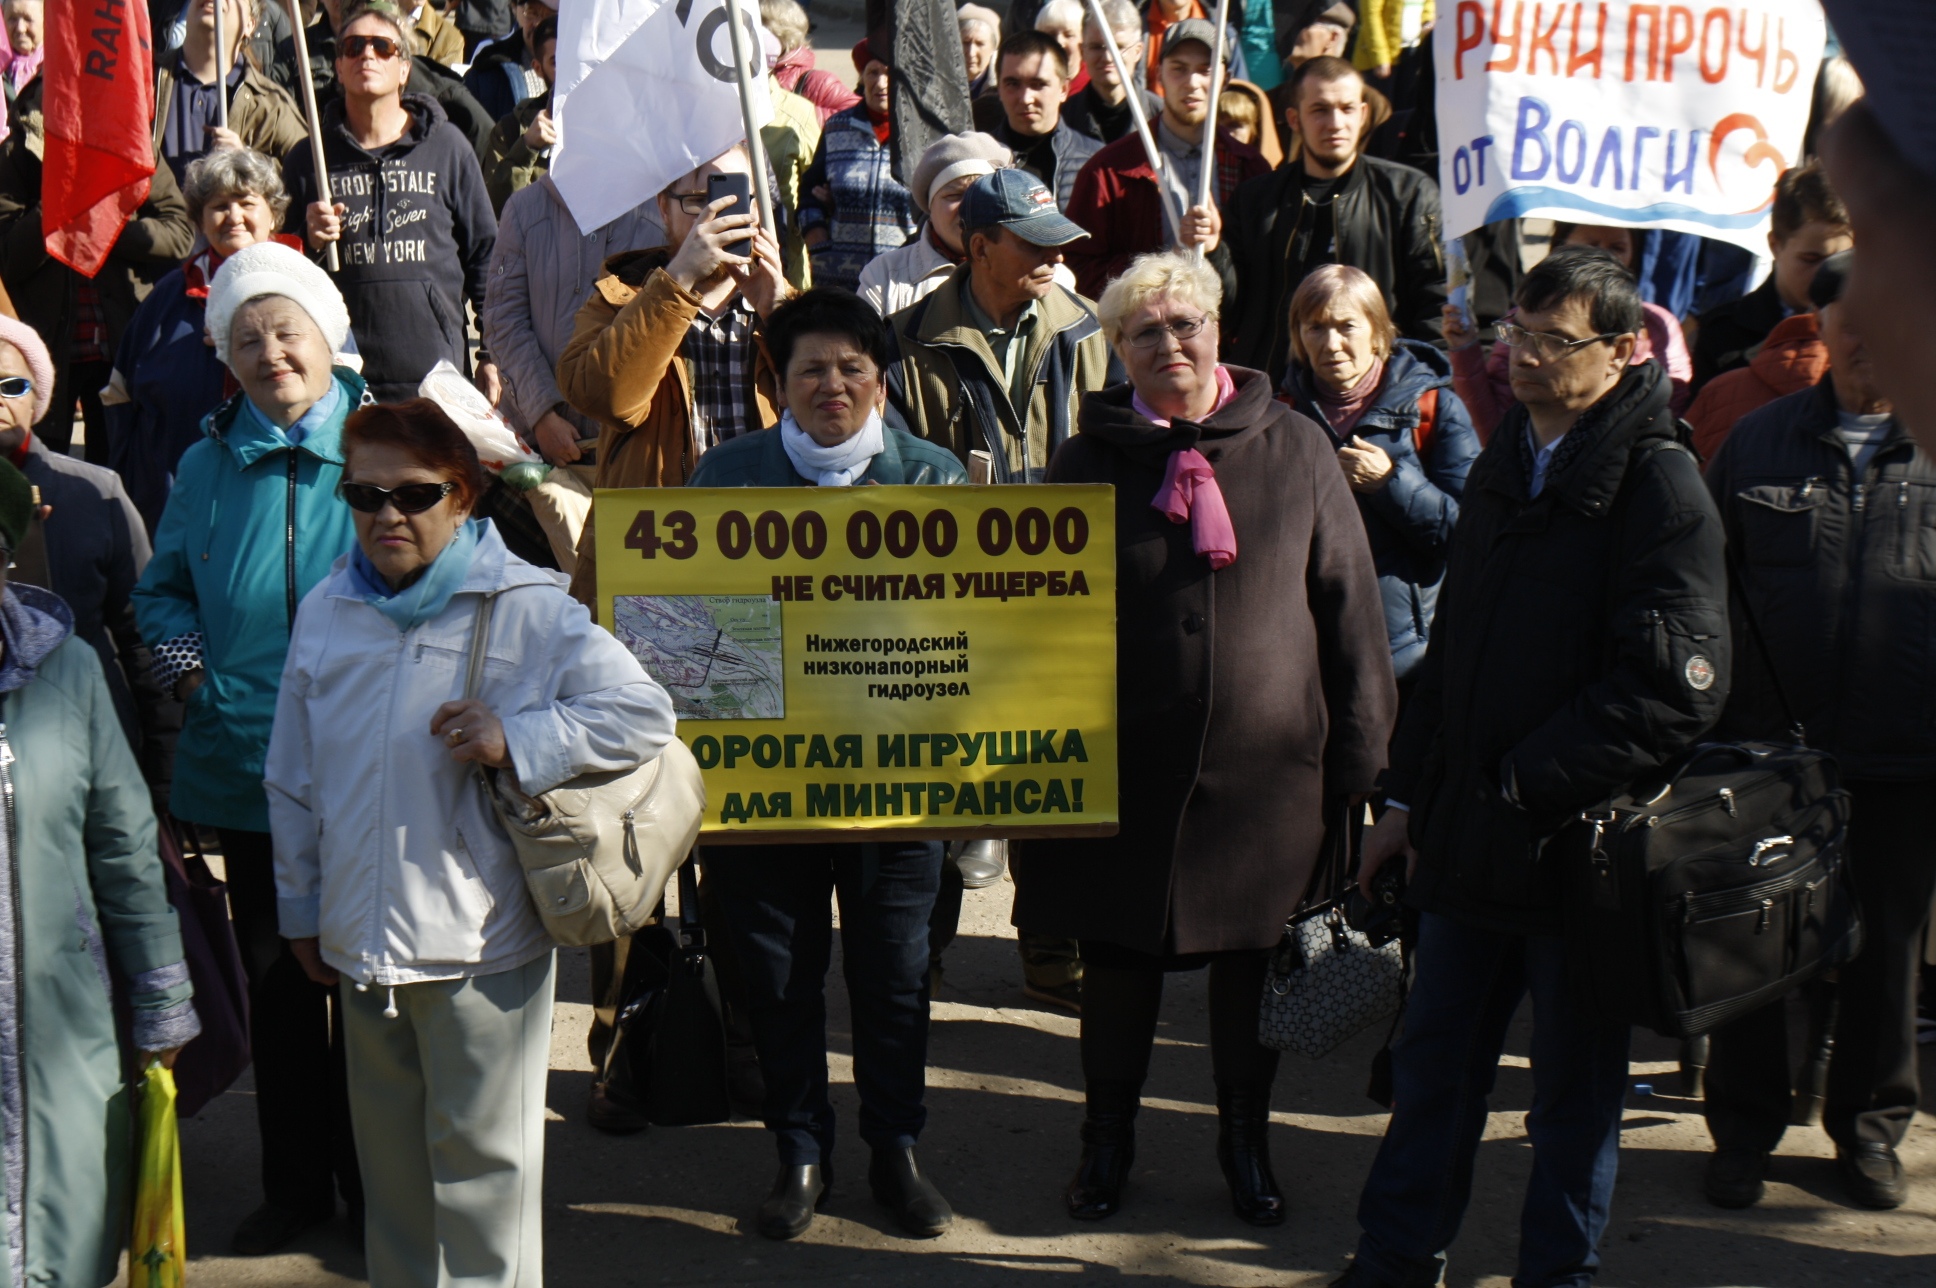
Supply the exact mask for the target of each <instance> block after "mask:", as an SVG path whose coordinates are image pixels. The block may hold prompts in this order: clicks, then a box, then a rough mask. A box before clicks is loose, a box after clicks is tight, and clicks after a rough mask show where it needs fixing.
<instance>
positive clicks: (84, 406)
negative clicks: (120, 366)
mask: <svg viewBox="0 0 1936 1288" xmlns="http://www.w3.org/2000/svg"><path fill="white" fill-rule="evenodd" d="M113 375H114V368H113V366H112V365H111V364H109V363H106V362H75V363H70V364H68V367H67V369H66V370H65V371H62V372H60V373H59V374H58V375H57V376H56V377H55V380H54V397H53V401H52V402H51V403H49V404H48V409H47V415H46V416H45V417H44V418H43V419H42V420H41V422H40V424H38V425H35V426H34V433H36V434H38V435H40V441H41V442H43V443H45V444H47V450H48V451H50V452H56V453H59V454H60V455H63V456H64V455H66V454H67V449H68V448H70V447H72V446H73V445H74V400H75V399H76V398H78V399H80V402H81V423H82V424H83V425H84V426H85V427H86V428H87V446H86V448H85V451H86V453H87V463H88V464H90V465H106V464H107V463H108V418H107V413H106V412H105V411H103V410H102V408H101V389H102V387H103V386H105V385H106V384H107V382H108V380H109V379H110V378H112V377H113Z"/></svg>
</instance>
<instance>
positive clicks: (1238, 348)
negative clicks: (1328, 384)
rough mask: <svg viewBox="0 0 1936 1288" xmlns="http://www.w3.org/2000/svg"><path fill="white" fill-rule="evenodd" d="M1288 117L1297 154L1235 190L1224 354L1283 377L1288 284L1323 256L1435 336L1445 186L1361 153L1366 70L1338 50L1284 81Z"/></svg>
mask: <svg viewBox="0 0 1936 1288" xmlns="http://www.w3.org/2000/svg"><path fill="white" fill-rule="evenodd" d="M1285 94H1286V96H1287V98H1288V101H1289V102H1290V103H1291V104H1292V106H1290V107H1288V108H1286V109H1285V112H1284V119H1285V122H1286V124H1287V125H1288V126H1289V128H1290V136H1291V137H1292V138H1295V139H1296V140H1297V142H1298V149H1299V151H1298V157H1297V159H1296V160H1295V161H1286V162H1285V163H1284V164H1283V165H1282V166H1279V167H1278V168H1277V169H1276V170H1273V171H1272V172H1271V173H1269V174H1267V175H1263V176H1261V177H1259V178H1256V179H1252V180H1250V181H1249V182H1248V183H1246V184H1244V186H1243V187H1242V188H1239V189H1238V190H1237V194H1236V196H1235V197H1233V198H1232V199H1231V201H1230V202H1229V207H1228V210H1227V211H1226V216H1227V217H1226V218H1225V220H1224V225H1225V227H1224V233H1223V236H1224V239H1225V241H1226V242H1227V243H1228V244H1229V251H1230V258H1229V266H1228V269H1227V270H1226V272H1225V276H1224V336H1225V341H1224V355H1225V357H1226V359H1227V360H1228V361H1231V362H1235V363H1237V364H1239V365H1241V366H1246V367H1255V368H1257V369H1259V370H1262V371H1268V372H1269V373H1270V375H1271V379H1272V380H1280V379H1282V378H1283V374H1284V365H1285V363H1286V361H1287V360H1288V358H1289V353H1290V336H1289V334H1288V333H1287V332H1286V330H1285V318H1286V317H1287V316H1288V311H1289V308H1290V302H1291V293H1292V292H1293V291H1295V290H1296V289H1297V285H1298V283H1299V282H1301V281H1303V280H1304V277H1305V275H1306V274H1307V273H1309V272H1310V271H1311V270H1312V269H1314V268H1316V267H1317V266H1318V265H1320V264H1349V265H1350V266H1351V267H1353V268H1357V269H1362V270H1363V271H1364V272H1366V273H1368V274H1369V275H1370V276H1371V280H1372V281H1374V282H1376V283H1378V287H1379V289H1380V290H1381V291H1383V292H1384V294H1385V299H1386V300H1387V301H1389V302H1390V307H1391V315H1392V321H1393V322H1394V323H1396V324H1397V326H1398V330H1399V333H1400V334H1402V335H1404V336H1405V337H1406V338H1408V339H1412V340H1428V341H1436V340H1437V339H1438V338H1439V334H1440V328H1441V326H1442V320H1441V317H1440V313H1439V310H1440V308H1441V307H1442V306H1443V305H1444V303H1445V257H1444V251H1443V250H1442V248H1441V246H1440V238H1441V235H1442V231H1443V230H1442V221H1441V219H1440V213H1439V189H1438V185H1437V184H1435V183H1433V182H1432V180H1431V179H1429V178H1428V177H1426V176H1425V175H1424V174H1423V173H1421V172H1420V171H1418V170H1414V169H1413V168H1412V167H1410V166H1407V165H1400V164H1398V163H1397V162H1395V161H1385V160H1381V159H1379V158H1378V157H1373V156H1366V155H1364V152H1363V145H1364V139H1365V132H1366V129H1367V127H1368V126H1369V123H1370V112H1369V110H1368V107H1367V104H1366V102H1365V82H1364V78H1363V77H1362V76H1360V75H1359V74H1358V71H1357V69H1355V68H1354V67H1352V65H1351V64H1350V63H1347V62H1345V61H1344V60H1343V59H1339V58H1330V57H1324V58H1313V59H1311V60H1310V61H1308V62H1306V63H1304V64H1302V65H1301V66H1300V67H1299V68H1298V69H1297V71H1296V72H1294V73H1293V74H1292V76H1291V79H1290V80H1289V81H1288V82H1286V85H1285Z"/></svg>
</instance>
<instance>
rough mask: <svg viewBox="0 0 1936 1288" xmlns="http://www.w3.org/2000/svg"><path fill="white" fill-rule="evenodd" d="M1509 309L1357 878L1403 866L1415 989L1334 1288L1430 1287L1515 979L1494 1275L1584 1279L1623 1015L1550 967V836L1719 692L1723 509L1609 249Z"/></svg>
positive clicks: (1555, 897)
mask: <svg viewBox="0 0 1936 1288" xmlns="http://www.w3.org/2000/svg"><path fill="white" fill-rule="evenodd" d="M1516 303H1517V304H1518V306H1519V313H1518V317H1517V319H1516V325H1514V326H1513V327H1512V328H1511V329H1510V331H1509V332H1507V333H1506V334H1507V335H1508V342H1509V343H1510V344H1511V346H1512V365H1511V377H1512V388H1513V393H1514V394H1515V395H1517V397H1518V400H1519V401H1518V402H1517V404H1515V405H1514V407H1513V408H1512V410H1511V411H1509V412H1508V413H1507V415H1506V419H1505V420H1504V422H1502V423H1501V425H1500V427H1499V429H1498V430H1497V431H1495V432H1494V434H1493V436H1492V440H1491V442H1490V443H1489V444H1488V445H1487V447H1486V450H1485V451H1484V452H1483V453H1482V454H1481V455H1480V457H1479V459H1478V460H1477V461H1476V462H1475V463H1474V464H1473V466H1472V471H1471V473H1470V474H1469V475H1468V476H1467V479H1466V488H1465V497H1464V500H1463V502H1462V503H1461V508H1460V514H1459V530H1458V532H1457V534H1456V535H1455V536H1454V537H1453V539H1452V546H1451V549H1450V552H1449V554H1448V558H1447V570H1446V574H1445V581H1444V583H1443V586H1442V588H1441V590H1440V591H1439V605H1438V615H1437V618H1436V620H1435V623H1434V626H1433V631H1432V643H1431V647H1430V649H1429V650H1428V651H1427V653H1426V655H1425V661H1424V662H1423V663H1422V664H1421V666H1420V669H1419V672H1418V683H1417V688H1416V690H1415V691H1414V693H1413V695H1412V699H1411V701H1410V703H1409V704H1408V705H1407V707H1406V709H1405V712H1404V714H1403V715H1402V717H1401V718H1400V721H1399V726H1398V734H1397V737H1396V738H1395V739H1394V740H1393V743H1392V753H1391V767H1390V768H1389V769H1388V770H1387V771H1386V773H1385V776H1384V778H1383V779H1382V780H1381V782H1380V790H1381V792H1382V793H1383V794H1384V796H1385V797H1386V802H1387V805H1388V806H1389V808H1388V809H1387V810H1386V811H1385V814H1384V816H1383V817H1382V818H1381V819H1379V821H1378V823H1377V825H1376V826H1375V827H1373V828H1372V829H1371V830H1370V831H1369V832H1368V833H1367V834H1366V837H1365V845H1364V860H1363V864H1362V871H1361V874H1360V882H1361V884H1362V886H1363V888H1364V889H1365V891H1366V892H1367V893H1369V892H1370V891H1371V889H1372V883H1373V881H1374V880H1375V878H1376V877H1377V875H1378V873H1379V872H1380V871H1381V870H1382V869H1383V868H1384V866H1385V865H1386V864H1388V863H1392V862H1404V863H1405V864H1406V865H1407V867H1408V868H1409V869H1410V870H1411V872H1412V876H1411V882H1410V886H1409V889H1408V891H1407V894H1406V898H1407V901H1408V902H1409V903H1410V904H1411V905H1412V906H1413V907H1414V908H1416V909H1418V910H1419V937H1418V946H1417V950H1416V964H1417V981H1418V982H1417V983H1416V984H1415V985H1414V986H1413V989H1412V993H1411V996H1410V998H1409V1000H1408V1001H1407V1003H1406V1008H1405V1020H1404V1024H1403V1026H1402V1027H1401V1029H1400V1032H1399V1036H1398V1038H1397V1040H1396V1041H1395V1042H1394V1043H1393V1046H1392V1094H1393V1102H1394V1109H1393V1113H1392V1117H1391V1121H1390V1123H1389V1125H1388V1126H1387V1128H1386V1131H1385V1139H1384V1143H1383V1144H1382V1145H1381V1146H1380V1147H1379V1151H1378V1156H1377V1159H1376V1160H1375V1161H1374V1162H1373V1164H1372V1168H1371V1175H1370V1177H1369V1178H1368V1179H1367V1180H1366V1182H1365V1188H1364V1193H1363V1195H1362V1197H1361V1198H1360V1200H1359V1205H1358V1223H1359V1225H1360V1227H1361V1228H1362V1235H1361V1237H1360V1239H1359V1242H1358V1253H1357V1257H1356V1259H1355V1261H1354V1262H1353V1265H1352V1268H1351V1270H1350V1272H1349V1273H1347V1274H1346V1275H1345V1276H1344V1278H1342V1279H1340V1280H1338V1281H1337V1282H1338V1283H1339V1284H1340V1285H1347V1286H1348V1288H1412V1285H1429V1284H1437V1283H1440V1282H1442V1281H1443V1280H1442V1276H1443V1274H1444V1263H1445V1249H1446V1247H1447V1246H1448V1245H1449V1244H1451V1242H1452V1240H1453V1238H1454V1237H1455V1236H1456V1235H1457V1234H1458V1230H1459V1225H1460V1222H1461V1220H1462V1219H1463V1217H1464V1215H1465V1207H1466V1203H1467V1201H1468V1200H1469V1197H1470V1195H1471V1189H1472V1170H1473V1165H1474V1160H1475V1155H1476V1152H1477V1149H1478V1145H1479V1140H1480V1137H1481V1135H1482V1134H1483V1133H1484V1131H1485V1125H1486V1097H1487V1096H1488V1095H1489V1094H1490V1092H1491V1090H1492V1085H1493V1081H1494V1079H1495V1077H1496V1076H1497V1069H1498V1064H1499V1055H1500V1052H1501V1050H1502V1049H1503V1047H1504V1045H1505V1040H1506V1032H1507V1029H1508V1028H1509V1026H1510V1025H1511V1023H1512V1018H1513V1013H1514V1012H1515V1011H1517V1010H1518V1009H1519V1006H1520V1003H1521V1002H1522V1001H1523V1000H1524V999H1525V998H1526V997H1527V995H1529V994H1530V995H1531V998H1532V1010H1533V1038H1532V1062H1533V1063H1532V1069H1533V1081H1534V1086H1535V1097H1534V1105H1533V1110H1532V1112H1531V1113H1530V1114H1529V1115H1527V1120H1526V1127H1527V1134H1528V1136H1529V1137H1530V1139H1531V1143H1532V1149H1533V1173H1532V1179H1531V1182H1530V1184H1529V1185H1528V1187H1527V1193H1526V1201H1525V1205H1524V1208H1523V1209H1522V1215H1521V1221H1520V1238H1519V1264H1518V1269H1517V1273H1516V1274H1515V1275H1514V1277H1513V1282H1514V1283H1516V1284H1527V1285H1535V1284H1537V1285H1542V1286H1545V1288H1559V1286H1561V1285H1566V1286H1569V1288H1571V1286H1576V1285H1585V1284H1587V1283H1589V1282H1591V1280H1592V1278H1593V1275H1594V1272H1595V1271H1596V1269H1597V1268H1598V1266H1599V1255H1600V1254H1599V1243H1600V1239H1601V1236H1602V1235H1603V1234H1604V1233H1605V1232H1606V1225H1607V1217H1608V1212H1609V1209H1610V1207H1611V1205H1612V1199H1613V1183H1614V1175H1615V1171H1616V1169H1617V1165H1618V1161H1619V1146H1620V1113H1621V1105H1622V1102H1623V1101H1624V1099H1625V1096H1626V1085H1627V1041H1628V1027H1627V1025H1626V1024H1625V1023H1624V1022H1615V1021H1610V1020H1607V1019H1603V1018H1601V1017H1600V1016H1598V1015H1597V1014H1596V1013H1595V1009H1594V1007H1593V1006H1592V1005H1591V1003H1590V1002H1589V1001H1588V1000H1587V999H1585V998H1584V997H1582V996H1580V995H1579V993H1578V992H1577V991H1576V989H1575V986H1574V984H1573V983H1572V982H1571V981H1570V980H1569V978H1568V971H1567V961H1566V957H1567V948H1566V944H1565V942H1564V940H1563V939H1562V938H1561V934H1560V891H1559V883H1560V880H1561V874H1560V872H1559V870H1558V869H1557V867H1556V864H1555V861H1554V860H1553V859H1552V858H1550V857H1546V856H1544V855H1543V854H1542V850H1543V849H1544V848H1545V847H1546V845H1547V843H1548V841H1550V840H1551V839H1552V837H1553V836H1554V835H1555V834H1556V833H1558V832H1559V831H1560V829H1561V828H1562V827H1563V826H1564V825H1565V824H1566V823H1567V822H1569V821H1570V820H1572V819H1574V818H1575V817H1577V816H1578V815H1579V813H1580V811H1582V810H1584V809H1588V808H1590V807H1592V806H1593V805H1595V804H1597V803H1598V802H1600V801H1602V800H1605V799H1606V798H1607V797H1608V796H1610V795H1613V794H1614V793H1617V792H1621V791H1625V790H1627V789H1629V788H1631V787H1632V786H1634V785H1635V784H1636V783H1637V782H1638V781H1639V780H1640V779H1641V778H1642V777H1643V776H1644V775H1647V774H1650V773H1652V772H1654V771H1655V770H1657V769H1658V767H1659V766H1661V765H1662V764H1665V763H1666V762H1668V761H1669V760H1671V759H1673V758H1674V757H1675V756H1676V755H1678V754H1679V753H1681V752H1682V751H1683V750H1685V749H1686V748H1687V747H1689V746H1691V745H1692V744H1693V743H1694V742H1695V741H1696V740H1697V739H1699V738H1700V737H1701V736H1702V735H1703V734H1704V733H1705V732H1706V731H1707V729H1708V728H1709V727H1710V726H1711V725H1713V724H1714V722H1715V721H1716V719H1717V718H1718V717H1719V716H1720V714H1721V709H1722V704H1723V702H1724V701H1725V700H1726V698H1727V694H1728V683H1729V676H1730V648H1729V635H1728V601H1727V596H1728V580H1727V570H1726V566H1725V563H1724V556H1723V537H1722V523H1721V516H1720V514H1719V512H1718V511H1717V510H1716V507H1715V504H1714V501H1713V499H1712V498H1711V497H1710V496H1709V495H1708V492H1707V489H1706V488H1705V487H1704V486H1703V485H1702V483H1701V475H1700V469H1699V467H1698V465H1697V464H1696V463H1695V460H1694V456H1693V454H1692V453H1691V452H1689V451H1687V450H1686V449H1685V448H1683V447H1682V446H1681V444H1680V440H1679V431H1678V428H1677V423H1676V420H1675V418H1674V415H1673V413H1672V411H1671V410H1669V408H1668V398H1669V396H1670V388H1669V383H1668V380H1667V378H1666V373H1665V372H1664V371H1663V370H1662V368H1661V366H1660V364H1659V363H1653V362H1648V363H1641V364H1638V365H1633V364H1632V358H1633V350H1634V345H1635V343H1636V342H1637V338H1638V334H1639V331H1640V329H1641V326H1642V316H1643V315H1642V312H1641V308H1640V295H1639V292H1638V290H1637V289H1636V288H1635V285H1634V280H1633V278H1632V277H1631V276H1630V275H1629V274H1628V273H1627V271H1626V269H1625V268H1624V267H1622V266H1621V264H1620V263H1619V262H1618V261H1616V260H1615V259H1614V258H1613V257H1612V256H1611V255H1608V254H1606V253H1605V252H1604V251H1598V250H1592V249H1588V248H1585V247H1567V248H1563V249H1561V250H1559V251H1555V252H1554V253H1553V254H1552V255H1550V256H1548V257H1547V258H1546V259H1545V260H1544V261H1543V262H1541V263H1540V264H1539V265H1538V266H1537V267H1535V268H1534V269H1533V270H1532V271H1531V272H1530V273H1528V274H1527V275H1526V278H1525V280H1524V282H1523V283H1522V284H1521V285H1520V288H1519V291H1518V293H1517V297H1516ZM1491 1269H1493V1270H1497V1269H1499V1268H1498V1267H1494V1268H1491Z"/></svg>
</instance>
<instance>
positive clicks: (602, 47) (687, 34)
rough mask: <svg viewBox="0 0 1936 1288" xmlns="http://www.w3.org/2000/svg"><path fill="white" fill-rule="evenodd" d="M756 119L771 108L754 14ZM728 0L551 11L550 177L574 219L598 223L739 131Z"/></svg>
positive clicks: (749, 18) (592, 4)
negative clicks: (554, 71)
mask: <svg viewBox="0 0 1936 1288" xmlns="http://www.w3.org/2000/svg"><path fill="white" fill-rule="evenodd" d="M756 12H757V11H755V10H754V8H753V6H752V5H744V6H742V9H741V14H742V21H743V27H744V29H745V32H746V41H745V46H746V48H747V49H748V50H750V51H751V53H750V55H749V60H750V61H749V64H748V72H749V74H750V77H751V82H752V85H753V87H754V88H755V89H756V91H757V92H756V93H755V94H754V95H753V109H754V115H755V120H754V123H753V124H754V128H755V129H757V128H759V127H760V126H763V125H765V124H766V123H767V122H768V121H769V120H770V119H771V118H772V112H773V109H772V102H771V100H770V98H769V97H768V92H767V89H766V60H765V58H764V57H762V56H761V53H760V31H759V26H758V18H757V16H756ZM727 21H728V20H727V17H726V6H725V4H724V2H723V0H580V2H579V3H575V4H568V5H565V6H564V7H563V9H562V11H561V12H560V13H559V15H558V85H557V88H556V90H555V91H554V92H553V95H552V103H553V106H552V113H553V115H554V116H555V117H556V118H557V121H558V144H557V150H556V151H555V152H554V153H553V154H552V161H551V179H552V182H553V183H555V184H557V185H558V191H559V193H560V194H562V195H563V196H564V199H565V204H566V205H567V206H569V207H570V208H571V214H572V218H573V219H576V220H577V221H578V226H579V228H581V229H583V230H585V231H587V232H589V231H591V230H593V229H595V228H602V227H604V226H605V225H606V224H608V223H610V222H611V221H612V220H614V219H616V218H618V217H619V216H620V215H622V214H624V213H625V212H626V211H628V210H630V209H632V208H633V207H634V206H636V205H638V204H639V203H640V202H643V201H647V200H650V199H651V198H653V197H656V196H658V194H659V193H660V192H661V191H663V190H664V188H665V186H666V185H667V184H668V183H670V182H672V181H673V180H674V179H677V178H678V177H679V176H680V175H682V174H686V173H688V172H690V171H692V170H694V169H697V168H698V167H699V166H701V165H704V164H705V163H706V162H708V161H710V160H712V159H713V158H714V157H716V156H718V155H719V154H720V153H722V152H724V151H726V149H728V148H730V147H732V146H733V144H735V143H738V142H740V141H742V140H743V139H744V138H745V137H746V127H745V125H744V123H743V121H742V118H741V115H740V102H739V90H738V85H737V77H735V75H734V74H733V54H732V40H731V36H732V33H731V32H730V31H729V30H728V29H727V25H726V24H727Z"/></svg>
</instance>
